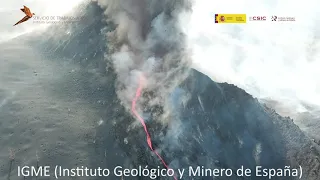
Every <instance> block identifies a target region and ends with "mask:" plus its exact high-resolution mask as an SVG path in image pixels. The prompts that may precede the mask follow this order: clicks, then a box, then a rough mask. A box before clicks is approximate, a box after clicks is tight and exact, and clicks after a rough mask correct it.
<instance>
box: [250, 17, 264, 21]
mask: <svg viewBox="0 0 320 180" xmlns="http://www.w3.org/2000/svg"><path fill="white" fill-rule="evenodd" d="M249 20H250V21H267V17H266V16H250V17H249Z"/></svg>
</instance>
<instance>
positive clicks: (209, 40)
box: [186, 0, 320, 116]
mask: <svg viewBox="0 0 320 180" xmlns="http://www.w3.org/2000/svg"><path fill="white" fill-rule="evenodd" d="M319 5H320V2H319V1H316V0H306V1H288V0H284V1H253V0H241V1H230V2H223V3H217V1H209V0H197V1H196V3H195V4H194V5H193V14H192V18H191V21H190V24H189V26H187V27H186V29H187V30H188V32H187V34H188V44H189V46H190V47H191V48H192V49H193V57H192V60H193V63H194V66H195V67H196V68H197V69H199V70H201V71H203V72H205V73H206V74H207V75H209V76H210V77H211V78H212V79H213V80H215V81H218V82H228V83H231V84H235V85H237V86H239V87H240V88H242V89H244V90H246V91H247V92H248V93H250V94H252V95H253V96H255V97H257V98H259V99H272V100H273V101H277V102H278V103H280V104H281V106H282V108H281V111H282V112H284V113H283V115H291V116H293V114H294V113H297V112H298V113H299V112H305V111H309V109H308V107H307V106H306V105H308V106H318V107H320V70H319V67H320V58H319V57H320V43H319V35H318V34H319V30H320V26H319V22H320V18H319V16H318V14H319V9H318V8H317V7H318V6H319ZM215 13H217V14H219V13H220V14H222V13H243V14H247V16H268V17H269V18H270V16H272V15H277V16H292V17H295V18H296V21H295V22H283V23H281V22H271V21H270V19H268V22H247V24H239V25H237V24H235V25H230V24H229V25H227V24H215V23H214V14H215ZM277 107H279V105H277ZM277 110H279V111H280V109H279V108H278V109H277Z"/></svg>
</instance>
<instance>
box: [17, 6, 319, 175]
mask: <svg viewBox="0 0 320 180" xmlns="http://www.w3.org/2000/svg"><path fill="white" fill-rule="evenodd" d="M77 13H85V15H86V16H87V20H86V21H83V22H80V23H74V24H64V25H56V26H52V27H51V28H50V29H48V30H47V31H45V32H43V33H41V34H33V35H29V36H25V37H19V38H20V39H21V40H25V41H27V42H28V44H29V45H30V46H32V47H34V48H36V49H37V51H38V52H39V53H40V54H41V56H43V58H45V59H52V60H55V61H60V62H64V61H67V62H69V63H74V64H79V66H80V67H81V71H80V73H78V74H77V75H76V79H77V84H76V85H74V89H72V90H69V91H70V92H68V93H65V92H64V93H65V94H67V96H68V97H69V98H70V97H74V98H82V99H85V100H86V101H89V102H92V103H96V102H98V104H97V108H99V109H103V110H102V112H103V114H104V116H105V117H106V123H105V124H103V125H102V126H99V127H98V129H97V134H96V137H97V139H96V142H95V150H96V151H95V153H94V154H91V155H90V157H89V159H90V161H91V163H92V166H103V167H109V168H112V167H114V166H116V165H124V166H126V167H136V166H139V165H143V166H145V165H149V167H157V166H161V164H160V163H159V162H158V159H157V157H156V156H154V155H153V154H152V152H151V151H150V150H149V148H148V147H147V145H146V141H145V134H144V131H143V130H142V128H139V126H138V128H128V125H130V124H132V122H134V121H135V119H134V118H133V117H132V116H131V114H130V113H128V112H126V111H125V109H124V108H123V107H122V105H121V102H120V101H119V100H118V98H117V95H116V92H115V88H114V84H115V79H116V74H115V73H114V72H113V68H112V65H111V64H110V63H109V62H106V61H105V58H104V53H105V52H106V51H107V45H106V43H105V42H106V41H105V35H104V34H105V33H106V31H108V28H110V27H109V26H107V24H106V23H105V22H106V21H105V20H103V19H104V17H103V11H102V9H100V8H99V7H98V6H97V5H96V4H95V3H90V4H85V5H82V8H81V10H80V12H77ZM70 78H71V77H70ZM73 78H75V77H73ZM66 81H67V80H66ZM54 86H61V84H54ZM61 91H66V89H65V88H63V87H61ZM76 92H78V93H76ZM52 93H59V92H52ZM75 94H77V95H75ZM170 96H172V98H173V103H174V108H175V111H176V117H175V120H173V121H172V122H173V123H176V124H174V125H172V126H170V127H168V126H162V125H161V124H159V123H156V122H157V121H151V122H147V125H148V127H149V129H150V132H151V136H152V137H153V140H154V144H155V146H156V147H158V148H161V154H162V155H163V157H164V158H165V159H166V160H167V161H168V162H170V165H171V166H172V167H174V168H187V167H188V166H194V167H196V166H202V165H203V166H205V167H206V168H231V169H234V170H235V169H237V168H239V167H240V166H242V165H243V166H245V167H246V168H251V169H254V168H255V166H257V165H262V166H264V167H265V168H284V167H285V166H291V168H294V167H298V166H299V165H300V166H302V168H303V178H302V179H306V180H319V176H320V162H319V159H320V157H319V152H320V150H319V146H318V145H317V144H316V143H315V142H313V141H312V140H311V139H310V138H309V137H308V136H306V135H305V134H304V133H303V132H302V131H301V130H300V129H299V127H298V126H297V125H295V124H294V123H293V121H292V119H290V118H284V117H281V116H280V115H278V114H277V113H276V112H275V111H274V110H273V109H271V108H268V107H266V106H265V105H263V104H260V103H259V102H258V100H256V99H254V98H253V97H252V96H251V95H249V94H248V93H246V92H245V91H243V90H242V89H240V88H238V87H236V86H234V85H230V84H226V83H215V82H213V81H212V80H211V79H210V78H208V77H207V76H206V75H204V74H202V73H200V72H198V71H196V70H194V69H192V70H191V71H190V74H189V76H188V78H187V79H186V80H185V81H184V82H181V84H180V86H179V87H177V88H176V90H175V91H174V92H172V94H171V95H170ZM151 111H152V109H151ZM155 120H156V119H155ZM106 151H107V152H108V153H105V152H106ZM97 179H98V178H97ZM102 179H103V178H102ZM115 179H116V178H115ZM130 179H133V178H130ZM140 179H144V178H140ZM146 179H147V178H146ZM160 179H163V178H160ZM184 179H192V178H191V177H186V178H184ZM194 179H212V177H196V178H194ZM217 179H267V178H261V177H260V178H258V177H256V178H255V177H246V178H239V177H219V178H217ZM274 179H279V180H280V179H285V180H289V179H294V178H291V177H275V178H274Z"/></svg>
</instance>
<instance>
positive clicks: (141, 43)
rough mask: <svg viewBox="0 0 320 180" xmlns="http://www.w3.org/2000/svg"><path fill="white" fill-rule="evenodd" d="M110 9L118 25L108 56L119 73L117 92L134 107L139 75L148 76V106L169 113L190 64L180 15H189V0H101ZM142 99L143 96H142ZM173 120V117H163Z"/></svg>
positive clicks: (111, 36)
mask: <svg viewBox="0 0 320 180" xmlns="http://www.w3.org/2000/svg"><path fill="white" fill-rule="evenodd" d="M97 2H98V4H99V5H100V6H101V7H102V8H104V9H106V10H105V14H106V17H107V19H108V22H109V23H110V22H112V23H113V24H115V26H116V28H115V30H114V31H113V32H109V33H108V34H107V40H108V48H109V50H110V51H109V52H108V53H107V60H108V61H111V62H112V63H113V67H114V69H115V71H116V74H117V83H118V84H117V93H118V96H119V98H120V99H121V101H122V103H123V105H124V106H125V107H127V108H128V110H129V109H130V107H131V105H130V104H131V101H132V99H133V97H134V94H135V92H136V89H137V85H138V82H137V81H138V80H139V76H141V75H142V76H143V79H144V88H145V89H144V91H147V92H149V96H148V97H147V96H146V97H145V98H146V100H147V101H145V103H148V105H149V106H156V105H160V106H161V107H162V108H163V111H164V112H163V113H162V114H163V115H164V116H169V114H170V113H169V112H168V111H167V110H168V109H169V108H168V107H167V105H168V104H169V103H168V95H169V94H170V92H171V91H172V89H173V88H174V87H175V86H176V85H177V84H178V83H179V82H181V80H183V79H184V78H185V76H186V72H187V70H188V69H189V65H190V59H189V57H190V55H189V54H188V50H187V49H186V42H185V35H184V34H183V31H182V29H181V27H180V17H181V13H188V12H189V11H190V8H191V3H190V2H189V1H188V0H175V1H172V0H162V1H158V0H98V1H97ZM142 101H143V100H142ZM164 119H165V121H168V118H162V120H164Z"/></svg>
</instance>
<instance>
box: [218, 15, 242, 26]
mask: <svg viewBox="0 0 320 180" xmlns="http://www.w3.org/2000/svg"><path fill="white" fill-rule="evenodd" d="M215 23H233V24H239V23H240V24H242V23H247V15H246V14H215Z"/></svg>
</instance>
